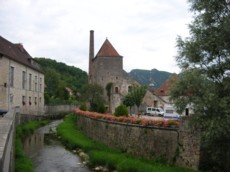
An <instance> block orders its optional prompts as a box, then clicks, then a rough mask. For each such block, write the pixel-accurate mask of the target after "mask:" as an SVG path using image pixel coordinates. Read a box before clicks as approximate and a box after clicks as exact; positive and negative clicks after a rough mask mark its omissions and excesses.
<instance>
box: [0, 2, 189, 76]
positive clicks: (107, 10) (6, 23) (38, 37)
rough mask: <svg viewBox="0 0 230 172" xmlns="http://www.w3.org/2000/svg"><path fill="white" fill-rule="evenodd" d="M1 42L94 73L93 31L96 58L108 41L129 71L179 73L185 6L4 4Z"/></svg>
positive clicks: (0, 18) (186, 17)
mask: <svg viewBox="0 0 230 172" xmlns="http://www.w3.org/2000/svg"><path fill="white" fill-rule="evenodd" d="M0 1H1V6H0V30H1V36H3V37H4V38H6V39H8V40H9V41H11V42H15V43H16V42H21V43H23V45H24V47H25V48H26V49H27V51H28V52H29V53H30V54H31V56H34V57H47V58H52V59H55V60H57V61H61V62H64V63H67V64H68V65H74V66H76V67H79V68H81V69H82V70H84V71H87V70H88V54H89V52H88V49H89V31H90V30H94V31H95V53H97V51H98V50H99V48H100V47H101V45H102V43H103V42H104V40H105V38H106V37H108V39H109V40H110V42H111V43H112V44H113V46H114V47H115V49H116V50H117V51H118V52H119V53H120V54H121V55H122V56H123V57H124V62H123V64H124V69H125V70H126V71H128V72H129V71H130V70H131V69H135V68H139V69H141V68H142V69H153V68H156V69H159V70H165V71H169V72H178V71H179V68H178V67H177V66H176V62H175V59H174V56H175V55H176V48H175V45H176V36H177V35H182V36H187V35H188V29H187V26H186V24H188V23H190V21H191V15H190V14H189V12H188V10H187V9H188V4H186V2H184V0H171V1H168V0H161V1H156V0H153V1H149V0H127V1H122V0H116V1H115V0H110V1H107V0H97V1H94V0H84V1H76V0H65V1H56V0H49V1H47V0H8V1H6V0H0Z"/></svg>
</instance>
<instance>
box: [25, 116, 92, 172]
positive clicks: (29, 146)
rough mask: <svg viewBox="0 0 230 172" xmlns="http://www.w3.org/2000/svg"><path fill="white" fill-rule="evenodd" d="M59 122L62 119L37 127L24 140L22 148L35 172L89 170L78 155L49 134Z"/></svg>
mask: <svg viewBox="0 0 230 172" xmlns="http://www.w3.org/2000/svg"><path fill="white" fill-rule="evenodd" d="M60 122H62V120H57V121H53V122H52V123H50V124H49V125H46V126H44V127H41V128H39V129H38V130H36V131H35V132H34V134H33V135H31V136H30V137H28V138H27V139H26V140H25V142H24V150H25V152H26V154H27V155H28V156H29V157H30V158H31V159H32V161H33V164H34V166H35V170H36V172H90V171H91V170H90V169H89V168H88V167H87V166H85V165H84V164H83V163H82V161H81V159H80V157H79V156H77V155H76V154H74V153H72V152H70V151H69V150H67V149H65V147H64V146H63V145H62V144H61V142H60V141H59V140H57V139H56V138H55V137H53V134H52V135H51V134H50V133H53V132H55V130H56V126H57V125H58V124H59V123H60Z"/></svg>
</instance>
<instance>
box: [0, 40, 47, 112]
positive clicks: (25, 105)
mask: <svg viewBox="0 0 230 172" xmlns="http://www.w3.org/2000/svg"><path fill="white" fill-rule="evenodd" d="M15 106H18V107H20V113H22V114H31V115H41V114H43V113H44V74H43V72H42V70H41V68H40V66H39V64H38V63H37V62H36V61H35V60H34V59H33V58H32V57H31V56H30V55H29V53H28V52H27V51H26V50H25V49H24V47H23V45H22V44H14V43H11V42H9V41H8V40H6V39H4V38H3V37H1V36H0V110H9V109H10V108H12V107H15Z"/></svg>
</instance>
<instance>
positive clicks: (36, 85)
mask: <svg viewBox="0 0 230 172" xmlns="http://www.w3.org/2000/svg"><path fill="white" fill-rule="evenodd" d="M37 89H38V77H37V76H35V78H34V91H37Z"/></svg>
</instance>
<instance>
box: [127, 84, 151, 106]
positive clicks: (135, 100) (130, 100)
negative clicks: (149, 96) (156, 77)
mask: <svg viewBox="0 0 230 172" xmlns="http://www.w3.org/2000/svg"><path fill="white" fill-rule="evenodd" d="M146 91H147V88H146V86H135V87H134V88H133V89H132V91H131V92H129V93H128V94H127V95H126V96H125V97H124V100H123V103H124V104H125V105H126V106H127V107H130V109H131V107H132V106H133V105H136V106H137V108H138V109H139V106H140V105H141V103H142V101H143V98H144V96H145V94H146Z"/></svg>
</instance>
